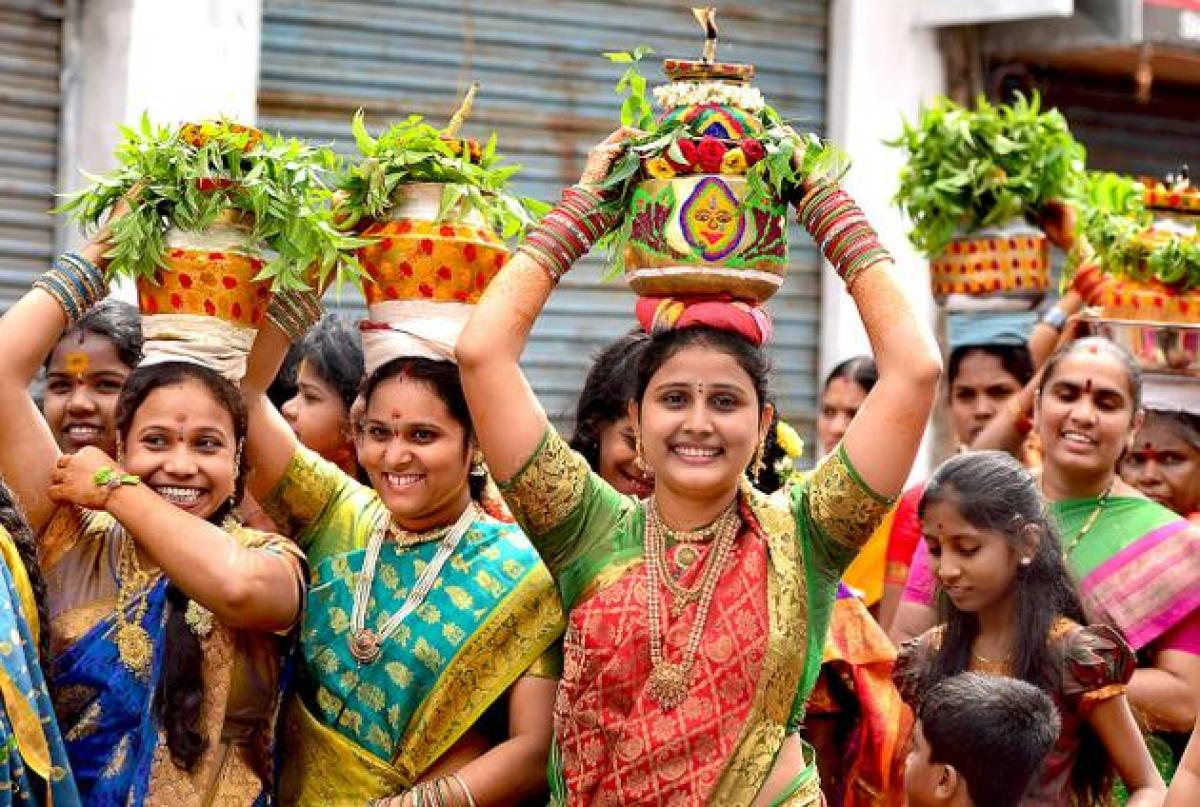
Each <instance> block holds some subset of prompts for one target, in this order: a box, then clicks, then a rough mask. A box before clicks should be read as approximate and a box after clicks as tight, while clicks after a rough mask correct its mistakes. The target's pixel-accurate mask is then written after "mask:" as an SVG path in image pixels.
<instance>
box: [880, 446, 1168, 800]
mask: <svg viewBox="0 0 1200 807" xmlns="http://www.w3.org/2000/svg"><path fill="white" fill-rule="evenodd" d="M920 516H921V523H922V525H923V527H924V531H925V535H926V540H927V541H928V542H929V548H930V553H931V554H932V555H933V557H934V564H935V566H936V568H937V574H938V578H939V579H940V580H941V582H942V584H943V586H944V588H945V591H946V596H945V597H942V598H941V601H940V602H939V604H938V605H939V608H938V617H939V623H940V624H939V625H938V626H937V627H935V628H932V629H930V630H929V631H926V632H925V633H924V634H922V635H921V636H920V637H919V638H917V639H914V640H913V641H912V642H909V643H907V644H905V645H904V647H903V648H901V651H900V660H899V661H898V662H897V665H896V678H897V681H898V682H899V683H900V684H901V688H902V690H903V691H904V694H905V699H906V700H908V701H909V703H910V704H911V705H912V706H913V708H914V709H917V710H919V708H920V703H921V701H922V700H923V699H924V697H925V694H926V693H927V692H928V691H929V690H930V689H931V688H932V687H934V686H936V685H937V684H938V682H939V681H943V680H945V679H947V678H950V677H952V676H955V675H958V674H959V673H962V672H964V671H967V670H974V671H978V672H986V673H991V674H993V675H1006V676H1011V677H1013V678H1019V679H1021V680H1023V681H1026V682H1027V683H1030V684H1033V685H1035V686H1037V687H1039V688H1040V689H1042V690H1043V691H1045V692H1046V694H1048V695H1050V696H1051V697H1052V698H1053V699H1054V703H1055V706H1056V707H1057V711H1058V714H1059V716H1060V717H1061V719H1062V720H1061V727H1060V730H1059V731H1058V732H1056V734H1057V738H1056V740H1055V743H1054V747H1053V749H1052V750H1051V751H1050V753H1049V755H1048V756H1047V757H1046V759H1045V760H1044V761H1043V763H1042V765H1041V769H1040V770H1039V772H1038V775H1037V776H1036V777H1035V779H1034V781H1033V783H1032V784H1031V785H1030V787H1029V790H1028V791H1027V793H1026V795H1025V798H1024V799H1023V800H1022V801H1021V803H1022V804H1023V805H1071V804H1103V803H1105V802H1106V801H1107V796H1108V794H1109V790H1110V788H1111V781H1112V776H1113V773H1119V774H1120V777H1121V780H1122V782H1123V783H1124V784H1125V785H1126V787H1127V788H1128V790H1129V792H1130V793H1131V798H1130V801H1129V803H1130V804H1137V805H1158V804H1159V803H1160V802H1161V801H1162V797H1163V794H1164V791H1165V789H1166V788H1165V786H1164V785H1163V783H1162V779H1161V778H1160V777H1159V775H1158V772H1157V771H1156V770H1155V769H1154V763H1153V762H1152V761H1151V759H1150V754H1149V753H1147V751H1146V748H1145V745H1144V744H1143V743H1142V738H1141V735H1140V734H1139V732H1138V727H1137V723H1136V721H1135V720H1134V718H1133V714H1132V712H1131V711H1130V709H1129V704H1128V702H1127V700H1126V698H1125V687H1126V684H1127V682H1128V680H1129V677H1130V675H1131V674H1132V672H1133V668H1134V658H1133V652H1132V651H1131V650H1130V649H1129V647H1128V645H1126V644H1125V642H1124V641H1123V640H1122V639H1121V636H1120V634H1118V633H1117V632H1116V631H1115V630H1113V628H1112V627H1110V626H1108V625H1089V624H1087V618H1086V616H1085V614H1084V610H1083V603H1082V602H1081V601H1080V598H1079V594H1078V592H1077V591H1076V589H1075V584H1074V582H1073V581H1072V580H1071V577H1070V574H1069V573H1068V571H1067V568H1066V564H1065V563H1064V561H1063V557H1062V545H1061V544H1060V543H1059V540H1058V535H1057V534H1056V532H1055V530H1054V527H1053V525H1052V524H1051V523H1050V520H1049V516H1048V515H1047V513H1046V507H1045V504H1044V503H1043V502H1042V497H1041V495H1040V493H1039V491H1038V487H1037V482H1036V481H1035V480H1034V478H1033V477H1032V476H1031V475H1030V474H1029V473H1028V472H1027V471H1026V470H1025V469H1024V468H1022V467H1021V465H1020V463H1018V462H1017V461H1016V460H1015V459H1014V458H1013V457H1011V456H1009V455H1008V454H1006V453H1004V452H1003V451H972V452H968V453H966V454H960V455H958V456H956V457H952V458H951V459H949V460H947V461H946V462H945V463H943V464H942V465H941V466H940V467H939V468H938V469H937V470H936V471H934V473H933V476H932V477H931V478H930V480H929V482H928V483H927V485H926V487H925V493H924V495H923V496H922V497H921V504H920Z"/></svg>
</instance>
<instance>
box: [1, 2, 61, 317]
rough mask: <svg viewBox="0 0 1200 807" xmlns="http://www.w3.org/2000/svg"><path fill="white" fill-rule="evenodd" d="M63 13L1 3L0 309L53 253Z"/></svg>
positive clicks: (49, 6)
mask: <svg viewBox="0 0 1200 807" xmlns="http://www.w3.org/2000/svg"><path fill="white" fill-rule="evenodd" d="M62 14H63V11H62V8H61V6H60V5H59V4H57V3H48V2H37V0H0V306H2V307H5V308H7V307H8V306H9V305H11V304H12V303H13V301H15V300H16V298H17V297H19V296H20V295H21V294H23V293H24V292H25V290H26V289H28V288H29V283H30V281H31V280H32V278H33V276H34V275H36V274H39V273H41V272H43V271H45V269H46V268H47V266H48V265H49V261H50V259H51V257H52V255H53V253H54V217H53V216H51V215H50V214H49V213H48V212H47V211H49V210H50V208H52V207H53V206H54V205H55V199H54V190H55V183H56V180H57V173H58V127H59V72H60V52H61V38H62Z"/></svg>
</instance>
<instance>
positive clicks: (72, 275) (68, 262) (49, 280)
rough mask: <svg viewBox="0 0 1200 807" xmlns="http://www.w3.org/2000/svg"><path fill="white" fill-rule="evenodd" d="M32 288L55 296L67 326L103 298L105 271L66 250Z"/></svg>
mask: <svg viewBox="0 0 1200 807" xmlns="http://www.w3.org/2000/svg"><path fill="white" fill-rule="evenodd" d="M33 287H34V288H36V289H41V290H42V291H44V292H46V293H47V294H49V295H50V296H51V297H53V298H54V299H55V301H56V302H57V303H58V304H59V306H61V307H62V310H63V312H64V313H65V314H66V315H67V321H68V325H74V324H75V323H76V322H78V321H79V320H80V318H82V317H83V315H84V314H86V313H87V311H88V309H89V308H91V307H92V306H93V305H95V304H96V303H97V302H99V301H100V299H101V298H102V297H104V294H105V292H106V291H107V289H106V288H105V286H104V274H103V273H102V272H101V271H100V270H99V269H97V268H96V266H95V264H93V263H92V262H91V261H89V260H88V259H87V258H85V257H83V256H82V255H79V254H77V253H74V252H64V253H63V254H62V255H59V256H58V258H56V259H55V261H54V263H53V264H52V266H51V268H50V269H49V270H47V271H46V272H44V273H43V274H42V275H41V276H40V277H39V278H38V279H37V280H35V281H33Z"/></svg>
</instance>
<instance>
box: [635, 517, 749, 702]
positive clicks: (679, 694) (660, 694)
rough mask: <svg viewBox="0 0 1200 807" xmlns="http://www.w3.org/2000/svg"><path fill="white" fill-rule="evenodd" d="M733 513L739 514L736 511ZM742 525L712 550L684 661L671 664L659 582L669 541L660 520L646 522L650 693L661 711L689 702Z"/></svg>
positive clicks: (734, 524) (734, 522) (723, 535)
mask: <svg viewBox="0 0 1200 807" xmlns="http://www.w3.org/2000/svg"><path fill="white" fill-rule="evenodd" d="M733 512H734V513H736V512H737V511H736V509H734V511H733ZM738 523H739V521H738V519H736V518H734V519H733V520H732V527H731V528H727V529H726V530H725V531H723V532H722V533H720V534H719V535H717V536H716V538H715V540H714V545H713V548H712V550H711V553H712V556H713V560H712V562H711V564H710V565H709V566H708V567H707V568H706V569H705V571H704V574H703V575H702V576H701V583H700V586H699V590H700V594H699V597H698V599H699V605H697V607H696V616H695V618H694V619H693V620H692V627H691V630H690V631H689V633H688V639H687V644H686V645H685V646H684V650H683V654H682V657H681V659H680V661H679V663H678V664H676V663H673V662H670V661H667V660H666V657H665V655H664V653H663V644H664V639H665V637H664V631H663V625H662V619H661V614H660V611H661V608H662V589H661V587H660V586H659V584H658V581H659V579H660V578H661V575H662V565H663V555H664V553H665V544H666V537H665V535H664V529H663V528H662V525H661V522H660V521H659V520H658V519H657V518H647V519H646V521H645V527H644V529H643V530H642V544H643V550H644V552H645V555H646V586H647V592H646V605H647V616H648V618H649V622H650V665H651V669H650V680H649V683H648V686H647V690H648V693H649V695H650V697H651V698H653V699H654V700H655V701H657V702H658V705H659V708H661V709H662V710H663V711H664V712H666V711H670V710H672V709H674V708H675V707H676V706H678V705H679V704H681V703H683V701H684V700H685V699H686V698H687V693H688V686H689V681H688V679H689V678H690V676H691V673H692V665H693V664H694V663H695V661H696V652H697V650H699V648H700V639H701V637H702V636H703V635H704V625H705V623H706V622H707V621H708V612H709V610H710V608H711V607H712V601H713V596H714V595H715V594H716V591H717V581H718V580H719V579H720V578H721V572H722V570H724V568H725V563H726V561H727V560H728V559H729V556H730V554H732V552H733V542H734V539H735V538H736V537H737V527H738Z"/></svg>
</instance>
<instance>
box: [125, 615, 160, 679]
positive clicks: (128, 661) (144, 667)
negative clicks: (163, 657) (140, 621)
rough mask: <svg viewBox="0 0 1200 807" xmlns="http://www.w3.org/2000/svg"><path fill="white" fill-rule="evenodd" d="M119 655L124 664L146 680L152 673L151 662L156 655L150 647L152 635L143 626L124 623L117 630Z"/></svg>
mask: <svg viewBox="0 0 1200 807" xmlns="http://www.w3.org/2000/svg"><path fill="white" fill-rule="evenodd" d="M117 654H118V655H120V657H121V663H122V664H124V665H125V666H126V667H128V668H129V669H130V670H132V671H133V672H134V673H137V675H138V676H140V677H142V678H145V677H146V676H147V675H149V673H150V661H151V658H152V657H153V655H154V651H153V649H152V648H151V647H150V634H149V633H146V629H145V628H143V627H142V626H141V625H135V624H133V623H130V622H126V623H123V624H122V625H120V626H119V627H118V628H117Z"/></svg>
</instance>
